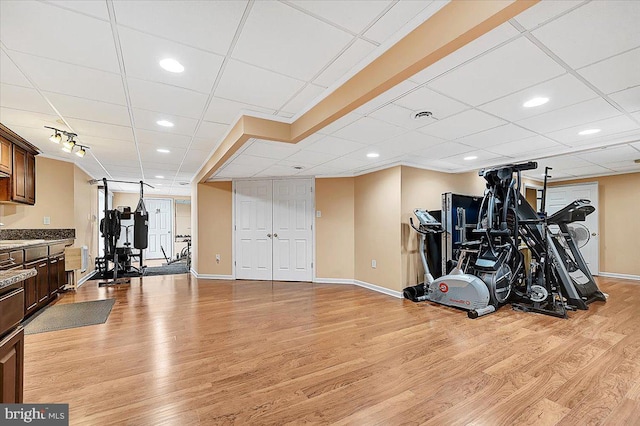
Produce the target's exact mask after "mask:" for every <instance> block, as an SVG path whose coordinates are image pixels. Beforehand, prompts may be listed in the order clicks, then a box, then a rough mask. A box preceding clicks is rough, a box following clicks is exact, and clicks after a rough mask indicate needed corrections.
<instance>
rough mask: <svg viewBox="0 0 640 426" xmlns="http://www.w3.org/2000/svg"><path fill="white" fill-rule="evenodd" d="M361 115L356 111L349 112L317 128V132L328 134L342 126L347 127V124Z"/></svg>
mask: <svg viewBox="0 0 640 426" xmlns="http://www.w3.org/2000/svg"><path fill="white" fill-rule="evenodd" d="M361 117H362V116H361V115H360V114H358V113H356V112H350V113H348V114H347V115H344V116H342V117H340V118H338V119H337V120H335V121H334V122H333V123H330V124H327V125H326V126H324V127H323V128H322V129H320V130H318V133H321V134H324V135H330V134H332V133H334V132H337V131H338V130H340V129H342V128H344V127H347V126H348V125H349V124H351V123H353V122H355V121H356V120H359V119H360V118H361Z"/></svg>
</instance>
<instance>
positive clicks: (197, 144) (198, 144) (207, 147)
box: [189, 138, 217, 163]
mask: <svg viewBox="0 0 640 426" xmlns="http://www.w3.org/2000/svg"><path fill="white" fill-rule="evenodd" d="M216 143H217V141H212V140H211V139H203V138H195V139H194V140H193V142H191V149H190V150H189V151H191V150H194V149H197V150H201V151H207V156H206V157H203V158H202V162H203V163H204V160H206V159H207V158H209V154H208V153H210V152H211V150H213V148H214V147H216V148H217V146H216Z"/></svg>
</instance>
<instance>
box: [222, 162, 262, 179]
mask: <svg viewBox="0 0 640 426" xmlns="http://www.w3.org/2000/svg"><path fill="white" fill-rule="evenodd" d="M260 170H262V168H259V169H258V168H256V167H253V166H238V165H235V164H229V165H226V166H224V167H223V168H222V169H220V171H218V173H216V177H220V178H229V179H230V178H242V177H251V176H253V175H255V174H256V173H258V172H259V171H260Z"/></svg>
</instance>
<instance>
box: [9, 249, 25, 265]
mask: <svg viewBox="0 0 640 426" xmlns="http://www.w3.org/2000/svg"><path fill="white" fill-rule="evenodd" d="M10 257H11V259H13V263H15V264H16V265H22V264H23V263H24V251H23V250H14V251H12V252H11V253H10Z"/></svg>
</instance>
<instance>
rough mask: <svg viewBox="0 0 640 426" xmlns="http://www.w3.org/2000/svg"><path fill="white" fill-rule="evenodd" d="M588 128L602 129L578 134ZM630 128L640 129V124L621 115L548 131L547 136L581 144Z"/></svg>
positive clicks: (568, 142)
mask: <svg viewBox="0 0 640 426" xmlns="http://www.w3.org/2000/svg"><path fill="white" fill-rule="evenodd" d="M587 129H600V132H598V133H595V134H593V135H579V134H578V133H579V132H581V131H583V130H587ZM630 130H640V126H638V124H637V123H635V122H634V121H633V120H630V119H629V118H628V117H626V116H624V115H619V116H617V117H612V118H608V119H606V120H599V121H592V122H589V123H587V124H582V125H579V126H575V127H570V128H568V129H563V130H560V131H557V132H551V133H548V134H547V136H549V137H550V138H551V139H554V140H556V141H558V142H562V143H564V144H567V145H570V146H579V145H584V144H585V143H588V142H591V143H593V142H595V141H596V140H602V139H606V137H607V136H610V135H615V134H618V133H622V132H627V131H630ZM638 136H640V131H639V132H638Z"/></svg>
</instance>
